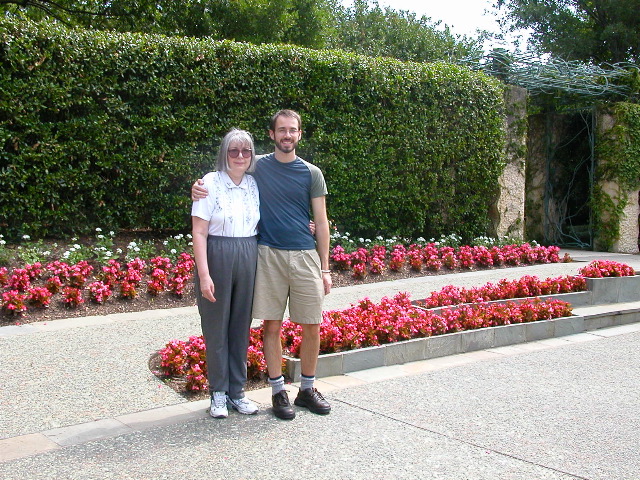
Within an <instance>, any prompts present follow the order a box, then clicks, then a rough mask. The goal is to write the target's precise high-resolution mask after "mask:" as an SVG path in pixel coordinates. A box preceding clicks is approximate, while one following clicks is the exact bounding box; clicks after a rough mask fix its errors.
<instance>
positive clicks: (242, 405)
mask: <svg viewBox="0 0 640 480" xmlns="http://www.w3.org/2000/svg"><path fill="white" fill-rule="evenodd" d="M227 406H229V407H231V408H234V409H236V410H237V411H238V413H242V414H244V415H253V414H255V413H258V406H257V405H256V404H255V403H253V402H252V401H251V400H249V399H248V398H247V397H242V398H238V399H236V400H234V399H233V398H230V397H227Z"/></svg>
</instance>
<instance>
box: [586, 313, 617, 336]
mask: <svg viewBox="0 0 640 480" xmlns="http://www.w3.org/2000/svg"><path fill="white" fill-rule="evenodd" d="M614 319H615V315H612V314H610V313H603V314H598V315H587V316H585V317H584V330H585V332H589V331H591V330H598V329H599V328H607V327H613V326H614V325H616V323H615V320H614Z"/></svg>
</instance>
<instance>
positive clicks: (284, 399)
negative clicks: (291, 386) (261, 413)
mask: <svg viewBox="0 0 640 480" xmlns="http://www.w3.org/2000/svg"><path fill="white" fill-rule="evenodd" d="M271 404H272V405H273V414H274V415H275V416H276V417H278V418H281V419H282V420H293V419H294V418H295V416H296V412H294V411H293V407H292V406H291V402H289V395H287V391H286V390H280V391H279V392H278V393H276V394H275V395H273V396H272V397H271Z"/></svg>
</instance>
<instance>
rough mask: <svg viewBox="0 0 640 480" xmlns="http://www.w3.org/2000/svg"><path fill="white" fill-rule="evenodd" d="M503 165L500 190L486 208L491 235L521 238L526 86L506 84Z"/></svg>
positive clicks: (525, 133)
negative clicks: (494, 200) (489, 209)
mask: <svg viewBox="0 0 640 480" xmlns="http://www.w3.org/2000/svg"><path fill="white" fill-rule="evenodd" d="M505 108H506V112H507V116H506V120H505V130H506V151H505V161H506V166H505V168H504V171H503V172H502V175H501V176H500V178H499V179H498V184H499V187H500V193H499V195H498V198H497V200H496V202H495V204H494V205H493V208H492V211H491V212H490V217H491V221H492V223H493V230H494V231H493V232H492V235H493V236H496V237H500V238H501V237H505V236H509V237H512V238H517V239H524V200H525V159H526V152H527V146H526V145H527V90H526V89H524V88H520V87H515V86H511V85H507V86H506V90H505Z"/></svg>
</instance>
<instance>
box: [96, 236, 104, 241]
mask: <svg viewBox="0 0 640 480" xmlns="http://www.w3.org/2000/svg"><path fill="white" fill-rule="evenodd" d="M96 238H99V239H100V240H102V239H103V238H104V235H98V236H97V237H96Z"/></svg>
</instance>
